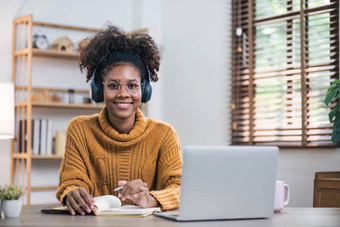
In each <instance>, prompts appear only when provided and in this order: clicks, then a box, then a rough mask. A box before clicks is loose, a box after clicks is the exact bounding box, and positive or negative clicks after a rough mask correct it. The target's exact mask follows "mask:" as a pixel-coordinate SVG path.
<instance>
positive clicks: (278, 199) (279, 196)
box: [274, 180, 290, 212]
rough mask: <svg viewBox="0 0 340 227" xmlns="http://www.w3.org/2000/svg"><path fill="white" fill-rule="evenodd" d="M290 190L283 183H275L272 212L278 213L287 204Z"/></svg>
mask: <svg viewBox="0 0 340 227" xmlns="http://www.w3.org/2000/svg"><path fill="white" fill-rule="evenodd" d="M289 197H290V189H289V186H288V185H287V184H285V183H284V182H283V181H279V180H277V181H276V186H275V200H274V211H275V212H280V211H281V210H282V209H283V208H284V207H285V206H287V205H288V203H289Z"/></svg>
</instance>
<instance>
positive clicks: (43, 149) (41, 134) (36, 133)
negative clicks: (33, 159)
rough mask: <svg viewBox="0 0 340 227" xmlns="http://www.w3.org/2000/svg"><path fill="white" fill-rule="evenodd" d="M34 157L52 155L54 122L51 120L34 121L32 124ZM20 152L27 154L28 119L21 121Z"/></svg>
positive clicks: (19, 132) (19, 133) (19, 134)
mask: <svg viewBox="0 0 340 227" xmlns="http://www.w3.org/2000/svg"><path fill="white" fill-rule="evenodd" d="M31 128H32V131H31V152H32V155H52V154H53V152H52V147H53V121H52V120H50V119H32V124H31ZM17 147H18V152H19V153H27V119H22V120H20V121H19V131H18V146H17Z"/></svg>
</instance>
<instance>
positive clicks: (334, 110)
mask: <svg viewBox="0 0 340 227" xmlns="http://www.w3.org/2000/svg"><path fill="white" fill-rule="evenodd" d="M339 108H340V105H338V106H336V107H335V108H334V109H333V110H332V111H331V112H330V113H329V114H328V119H329V122H332V121H333V118H334V117H335V116H336V114H337V113H340V112H339Z"/></svg>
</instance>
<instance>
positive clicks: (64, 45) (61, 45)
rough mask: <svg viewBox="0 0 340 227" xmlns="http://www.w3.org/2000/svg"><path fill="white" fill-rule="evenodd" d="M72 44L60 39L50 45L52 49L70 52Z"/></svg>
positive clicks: (67, 39)
mask: <svg viewBox="0 0 340 227" xmlns="http://www.w3.org/2000/svg"><path fill="white" fill-rule="evenodd" d="M73 46H74V44H73V42H72V41H71V40H70V39H69V38H68V37H67V36H64V37H60V38H58V39H56V40H55V41H54V42H53V43H52V49H53V50H58V51H66V52H72V51H73V50H72V49H73Z"/></svg>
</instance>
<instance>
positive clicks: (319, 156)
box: [0, 0, 340, 207]
mask: <svg viewBox="0 0 340 227" xmlns="http://www.w3.org/2000/svg"><path fill="white" fill-rule="evenodd" d="M230 2H231V0H214V1H211V0H140V1H136V0H127V1H126V0H114V1H104V0H99V1H80V0H77V1H76V0H74V1H66V0H59V1H57V0H47V1H46V0H45V1H42V0H41V1H38V0H35V1H34V0H26V1H25V0H11V1H5V0H0V32H1V34H2V35H1V37H0V41H1V43H0V59H1V61H0V67H1V69H2V70H1V75H0V81H10V80H11V76H10V75H11V45H12V44H11V42H12V31H11V29H12V19H13V18H15V17H17V16H21V15H25V14H29V13H33V15H34V19H35V20H37V21H46V22H52V23H60V24H70V25H78V26H88V27H102V25H103V24H104V23H105V22H106V21H112V22H113V23H114V24H116V25H118V26H120V27H122V28H124V29H125V30H126V31H129V30H133V29H137V28H140V27H147V28H148V29H149V33H150V34H151V35H152V36H153V37H154V38H155V40H156V41H157V42H158V43H159V44H160V45H161V46H162V47H163V50H164V51H163V61H162V64H161V72H160V81H159V82H157V83H156V84H155V85H154V91H155V92H154V94H153V99H152V101H151V103H150V108H149V110H150V112H149V113H150V116H151V117H153V118H157V119H161V120H164V121H167V122H170V123H171V124H172V125H173V126H174V128H175V129H176V130H177V132H178V134H179V136H180V140H181V143H182V145H188V144H221V145H223V144H224V145H226V144H229V143H230V120H229V119H230V113H229V110H228V107H229V103H230V89H231V88H230V81H231V77H230V67H229V66H230V61H231V60H230V59H231V51H230V49H231V43H230V42H231V32H232V31H231V30H230V28H231V7H230V4H231V3H230ZM64 5H67V7H64ZM103 6H105V7H103ZM60 15H62V16H60ZM37 70H41V69H37ZM0 147H1V148H2V149H1V150H0V166H1V167H2V170H5V171H0V185H2V184H5V183H9V169H10V156H9V153H10V144H9V142H8V141H0ZM36 162H41V161H36ZM55 162H56V161H55ZM50 164H51V165H52V164H53V165H58V163H51V162H49V163H45V162H42V163H36V165H37V168H36V169H35V170H34V171H35V173H38V172H42V171H44V170H45V168H44V166H45V165H50ZM339 164H340V153H339V151H337V150H335V149H331V150H329V149H313V150H307V149H306V150H301V149H299V150H296V149H295V150H288V149H282V150H281V151H280V155H279V166H278V179H281V180H284V181H286V182H287V183H289V185H290V187H291V190H292V194H291V202H290V206H308V207H311V206H312V201H313V179H314V173H315V172H317V171H336V170H338V171H339V170H340V167H339ZM52 177H55V172H47V173H46V172H44V174H43V175H40V176H39V177H37V178H35V179H34V183H36V184H37V185H39V184H42V183H44V182H45V181H46V180H50V178H52ZM53 181H54V179H53ZM53 196H54V195H53V194H52V195H51V194H48V193H47V192H46V193H44V195H43V196H42V197H41V196H40V194H35V195H34V196H33V200H34V201H35V202H36V203H41V202H42V201H44V202H50V201H51V198H52V197H53ZM52 199H54V198H52Z"/></svg>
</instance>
